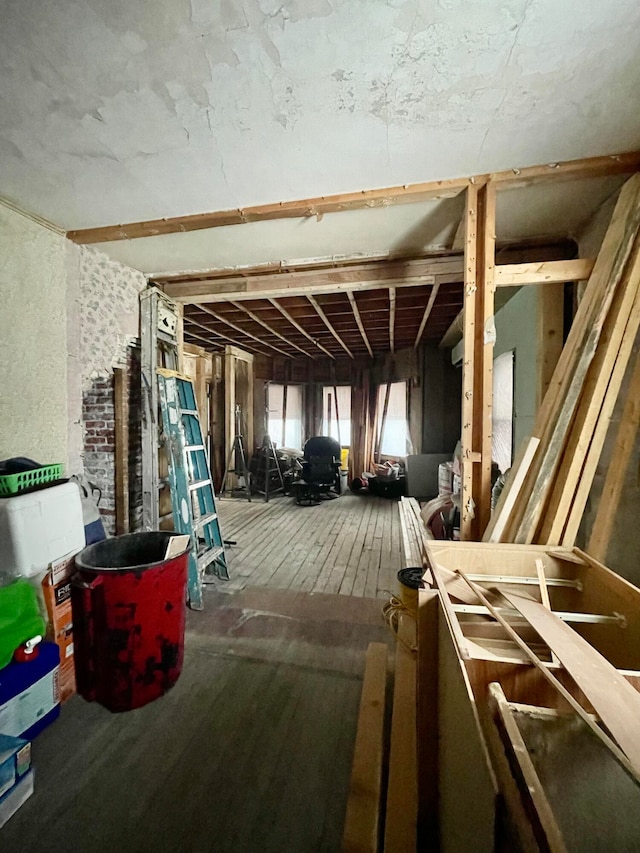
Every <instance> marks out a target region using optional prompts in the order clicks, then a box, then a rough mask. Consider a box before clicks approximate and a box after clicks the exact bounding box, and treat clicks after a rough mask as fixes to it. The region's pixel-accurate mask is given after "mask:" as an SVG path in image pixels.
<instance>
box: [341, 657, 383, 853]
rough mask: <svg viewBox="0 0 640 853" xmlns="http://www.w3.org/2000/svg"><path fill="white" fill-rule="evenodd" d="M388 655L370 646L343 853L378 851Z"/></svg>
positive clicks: (361, 701) (363, 686)
mask: <svg viewBox="0 0 640 853" xmlns="http://www.w3.org/2000/svg"><path fill="white" fill-rule="evenodd" d="M387 655H388V648H387V646H386V645H384V643H370V644H369V648H368V649H367V656H366V661H365V670H364V681H363V684H362V696H361V697H360V711H359V714H358V729H357V732H356V742H355V747H354V751H353V764H352V767H351V781H350V783H349V795H348V799H347V814H346V817H345V825H344V835H343V837H342V850H343V853H375V851H377V850H379V849H380V806H381V798H382V759H383V752H384V714H385V692H386V684H387Z"/></svg>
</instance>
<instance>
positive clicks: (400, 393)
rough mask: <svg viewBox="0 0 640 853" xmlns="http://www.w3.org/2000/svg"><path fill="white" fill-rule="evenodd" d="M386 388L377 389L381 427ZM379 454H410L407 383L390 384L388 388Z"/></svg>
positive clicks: (382, 386) (383, 386)
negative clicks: (385, 415)
mask: <svg viewBox="0 0 640 853" xmlns="http://www.w3.org/2000/svg"><path fill="white" fill-rule="evenodd" d="M386 395H387V386H386V385H381V386H380V388H379V389H378V424H379V425H382V417H383V413H384V401H385V397H386ZM380 452H381V453H382V454H383V455H384V456H406V455H407V453H410V452H411V448H410V444H409V428H408V424H407V383H406V382H392V383H391V385H390V386H389V401H388V403H387V417H386V419H385V423H384V432H383V434H382V441H381V443H380Z"/></svg>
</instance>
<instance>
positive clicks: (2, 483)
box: [0, 464, 62, 496]
mask: <svg viewBox="0 0 640 853" xmlns="http://www.w3.org/2000/svg"><path fill="white" fill-rule="evenodd" d="M61 475H62V465H61V464H59V465H43V466H42V468H34V469H33V471H21V472H20V473H19V474H3V475H2V476H0V495H4V496H6V495H18V494H20V492H24V491H25V490H26V489H31V488H33V487H34V486H42V485H44V483H53V482H54V481H55V480H59V479H60V476H61Z"/></svg>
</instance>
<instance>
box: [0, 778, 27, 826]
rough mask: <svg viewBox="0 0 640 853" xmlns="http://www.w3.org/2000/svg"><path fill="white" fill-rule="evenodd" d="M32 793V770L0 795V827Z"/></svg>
mask: <svg viewBox="0 0 640 853" xmlns="http://www.w3.org/2000/svg"><path fill="white" fill-rule="evenodd" d="M31 794H33V770H29V772H28V773H25V775H24V776H23V777H22V778H21V779H20V781H19V782H17V783H16V784H15V785H14V786H13V788H11V789H10V790H9V791H7V792H6V794H3V795H2V796H1V797H0V828H2V827H3V826H4V825H5V823H6V822H7V821H8V820H9V818H10V817H12V816H13V815H14V814H15V813H16V812H17V811H18V809H19V808H20V806H21V805H23V804H24V803H25V802H26V801H27V800H28V799H29V797H30V796H31Z"/></svg>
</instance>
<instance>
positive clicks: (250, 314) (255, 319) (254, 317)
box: [230, 301, 315, 358]
mask: <svg viewBox="0 0 640 853" xmlns="http://www.w3.org/2000/svg"><path fill="white" fill-rule="evenodd" d="M230 304H231V305H233V307H234V308H237V309H238V310H239V311H244V313H245V314H246V315H247V316H248V317H250V318H251V319H252V320H253V322H254V323H258V325H260V326H262V327H263V328H264V329H266V330H267V332H269V334H271V335H274V336H275V337H276V338H280V340H281V341H283V342H284V343H285V344H287V345H288V346H290V347H293V348H294V349H297V350H298V352H301V353H302V355H305V356H306V357H307V358H315V355H312V354H311V353H309V352H307V351H306V350H304V349H302V347H299V346H298V344H294V343H293V341H290V340H289V339H288V338H285V336H284V335H281V334H280V332H276V330H275V329H274V328H272V327H271V326H270V325H269V324H268V323H265V321H264V320H263V319H261V318H260V317H259V316H258V315H257V314H256V313H254V312H253V311H249V309H248V308H245V307H244V305H243V304H242V302H233V301H231V302H230Z"/></svg>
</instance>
